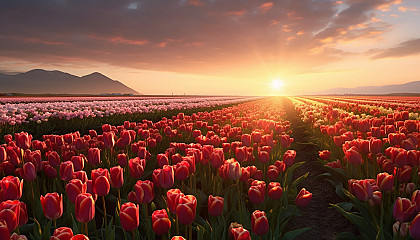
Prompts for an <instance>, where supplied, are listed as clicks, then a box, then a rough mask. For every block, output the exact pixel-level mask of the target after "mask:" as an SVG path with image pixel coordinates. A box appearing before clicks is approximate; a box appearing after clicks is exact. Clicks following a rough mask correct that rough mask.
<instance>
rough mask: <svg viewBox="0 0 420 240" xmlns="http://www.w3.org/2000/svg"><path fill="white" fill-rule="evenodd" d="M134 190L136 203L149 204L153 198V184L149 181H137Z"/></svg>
mask: <svg viewBox="0 0 420 240" xmlns="http://www.w3.org/2000/svg"><path fill="white" fill-rule="evenodd" d="M134 190H135V191H136V196H137V202H138V203H150V202H151V201H152V200H153V198H154V197H155V190H154V188H153V183H152V182H151V181H149V180H146V181H141V180H139V181H137V183H136V185H134Z"/></svg>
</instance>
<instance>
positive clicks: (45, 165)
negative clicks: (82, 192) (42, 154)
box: [42, 161, 57, 178]
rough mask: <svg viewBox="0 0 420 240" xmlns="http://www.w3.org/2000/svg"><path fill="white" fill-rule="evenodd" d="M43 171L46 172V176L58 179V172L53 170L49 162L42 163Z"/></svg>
mask: <svg viewBox="0 0 420 240" xmlns="http://www.w3.org/2000/svg"><path fill="white" fill-rule="evenodd" d="M42 169H43V170H44V173H45V175H47V177H49V178H56V177H57V170H55V168H53V167H52V166H51V165H50V163H49V162H48V161H43V162H42Z"/></svg>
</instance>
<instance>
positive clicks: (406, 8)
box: [398, 6, 418, 12]
mask: <svg viewBox="0 0 420 240" xmlns="http://www.w3.org/2000/svg"><path fill="white" fill-rule="evenodd" d="M398 10H400V11H401V12H408V11H418V10H417V8H416V7H410V6H401V7H398Z"/></svg>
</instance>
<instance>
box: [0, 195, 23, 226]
mask: <svg viewBox="0 0 420 240" xmlns="http://www.w3.org/2000/svg"><path fill="white" fill-rule="evenodd" d="M19 215H20V202H19V200H13V201H12V200H6V201H3V202H2V203H0V219H3V220H4V221H5V222H6V224H7V228H8V229H9V232H13V231H14V230H15V229H16V228H17V226H18V225H19Z"/></svg>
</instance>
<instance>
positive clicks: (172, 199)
mask: <svg viewBox="0 0 420 240" xmlns="http://www.w3.org/2000/svg"><path fill="white" fill-rule="evenodd" d="M181 196H184V194H183V193H182V192H181V190H179V189H177V188H175V189H169V190H168V191H167V192H166V204H167V205H168V208H169V211H171V212H172V213H175V212H176V207H177V206H178V203H179V198H180V197H181Z"/></svg>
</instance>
